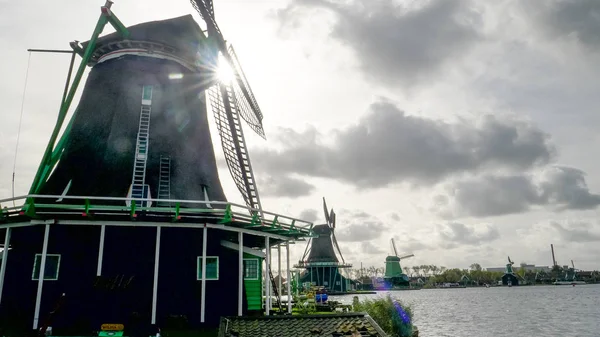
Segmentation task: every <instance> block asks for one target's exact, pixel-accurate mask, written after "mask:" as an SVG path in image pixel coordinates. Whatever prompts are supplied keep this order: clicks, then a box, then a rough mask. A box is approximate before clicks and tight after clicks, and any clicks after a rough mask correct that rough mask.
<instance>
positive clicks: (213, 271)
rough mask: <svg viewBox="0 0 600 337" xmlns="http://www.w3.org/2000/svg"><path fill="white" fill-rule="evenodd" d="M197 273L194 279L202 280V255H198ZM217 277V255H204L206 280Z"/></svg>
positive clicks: (216, 278)
mask: <svg viewBox="0 0 600 337" xmlns="http://www.w3.org/2000/svg"><path fill="white" fill-rule="evenodd" d="M197 266H198V268H197V269H198V275H197V277H196V280H202V256H198V264H197ZM218 279H219V257H218V256H207V257H206V280H207V281H208V280H218Z"/></svg>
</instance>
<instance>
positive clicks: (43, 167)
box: [29, 14, 108, 194]
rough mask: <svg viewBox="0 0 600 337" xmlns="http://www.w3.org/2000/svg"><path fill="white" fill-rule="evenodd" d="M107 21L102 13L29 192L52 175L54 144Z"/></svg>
mask: <svg viewBox="0 0 600 337" xmlns="http://www.w3.org/2000/svg"><path fill="white" fill-rule="evenodd" d="M107 22H108V19H107V17H106V16H105V15H104V14H101V15H100V18H99V19H98V22H97V23H96V28H95V29H94V33H93V34H92V37H91V39H90V41H89V42H88V45H87V47H86V48H85V53H84V54H83V58H82V60H81V63H80V64H79V68H78V69H77V73H76V74H75V78H73V83H72V84H71V87H70V88H69V94H68V95H67V97H66V99H65V101H64V102H62V103H61V105H60V110H59V113H58V118H57V121H56V125H55V126H54V130H53V131H52V135H51V136H50V140H49V141H48V145H47V146H46V150H45V151H44V156H43V157H42V161H41V163H40V166H39V167H38V170H37V172H36V174H35V178H34V179H33V183H32V184H31V188H30V190H29V194H35V193H38V192H39V191H40V189H41V188H42V187H43V186H44V184H45V183H46V180H47V179H48V176H49V175H50V172H51V171H52V168H53V163H52V160H51V159H52V158H51V157H52V152H53V151H54V145H55V143H56V139H57V138H58V134H59V133H60V129H61V128H62V125H63V122H64V120H65V118H66V117H67V112H68V110H69V107H70V106H71V102H73V98H74V97H75V93H76V92H77V86H78V85H79V82H80V81H81V78H82V76H83V73H84V71H85V68H86V67H87V63H88V61H89V60H90V58H91V57H92V53H93V52H94V48H95V46H96V40H97V39H98V36H100V33H102V31H103V30H104V26H106V23H107ZM76 113H77V110H75V111H74V112H73V116H71V119H74V118H75V115H76ZM55 159H56V158H55ZM54 164H56V161H55V162H54Z"/></svg>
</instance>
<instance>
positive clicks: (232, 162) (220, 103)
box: [209, 83, 261, 210]
mask: <svg viewBox="0 0 600 337" xmlns="http://www.w3.org/2000/svg"><path fill="white" fill-rule="evenodd" d="M209 95H210V98H211V105H212V109H213V114H214V116H215V120H216V122H217V129H218V130H219V135H220V136H221V146H222V147H223V152H224V154H225V161H226V162H227V167H228V168H229V172H230V173H231V176H232V177H233V180H234V182H235V185H236V186H237V188H238V190H239V191H240V192H241V193H242V196H243V198H244V201H245V202H246V204H247V205H248V206H249V207H252V208H256V209H259V210H260V208H261V207H260V199H259V197H258V191H257V188H256V183H255V180H254V174H253V172H252V166H251V165H250V159H249V156H248V151H247V148H246V142H245V140H244V133H243V130H242V125H241V121H240V118H239V113H238V112H239V110H238V105H237V104H236V95H235V92H234V91H233V90H232V88H231V86H228V85H226V84H223V83H219V84H218V85H216V86H214V87H212V88H211V89H210V91H209ZM228 111H229V113H228Z"/></svg>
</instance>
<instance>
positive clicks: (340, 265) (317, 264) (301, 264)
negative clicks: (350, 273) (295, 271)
mask: <svg viewBox="0 0 600 337" xmlns="http://www.w3.org/2000/svg"><path fill="white" fill-rule="evenodd" d="M313 267H337V268H352V264H350V263H345V262H310V261H298V263H297V264H295V265H294V268H313Z"/></svg>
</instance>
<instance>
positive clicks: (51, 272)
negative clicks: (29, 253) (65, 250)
mask: <svg viewBox="0 0 600 337" xmlns="http://www.w3.org/2000/svg"><path fill="white" fill-rule="evenodd" d="M41 266H42V254H35V258H34V260H33V272H32V273H31V279H32V280H34V281H37V280H38V279H39V275H40V267H41ZM59 267H60V254H46V266H45V268H44V281H56V280H58V269H59Z"/></svg>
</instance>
